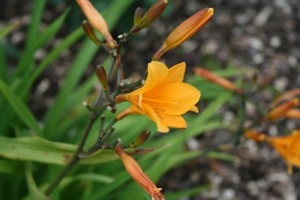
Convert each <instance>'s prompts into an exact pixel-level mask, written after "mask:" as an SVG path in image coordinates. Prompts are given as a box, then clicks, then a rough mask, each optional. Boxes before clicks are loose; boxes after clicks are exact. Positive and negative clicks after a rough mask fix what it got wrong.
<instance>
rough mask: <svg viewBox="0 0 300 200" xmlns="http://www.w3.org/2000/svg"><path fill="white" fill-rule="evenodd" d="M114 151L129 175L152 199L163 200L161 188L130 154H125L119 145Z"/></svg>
mask: <svg viewBox="0 0 300 200" xmlns="http://www.w3.org/2000/svg"><path fill="white" fill-rule="evenodd" d="M115 152H116V153H117V154H118V155H119V156H120V158H121V159H122V161H123V164H124V167H125V169H126V170H127V172H128V173H129V175H130V176H131V177H132V178H133V179H134V180H135V182H136V183H137V184H139V185H140V186H141V188H143V190H145V191H146V192H147V193H148V194H149V195H150V196H151V197H152V199H153V200H164V197H163V195H162V194H161V193H160V191H161V190H162V188H158V187H156V185H155V184H154V183H153V182H152V181H151V179H150V178H149V177H148V176H147V175H146V174H145V173H144V172H143V170H142V168H141V167H140V166H139V164H138V163H137V162H136V161H135V160H134V159H133V158H132V157H131V156H129V155H127V154H126V153H125V152H124V151H123V150H122V148H121V147H120V146H116V147H115Z"/></svg>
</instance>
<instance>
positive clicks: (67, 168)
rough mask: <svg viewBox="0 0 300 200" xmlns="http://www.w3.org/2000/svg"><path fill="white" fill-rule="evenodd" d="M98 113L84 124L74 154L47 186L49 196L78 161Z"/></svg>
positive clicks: (93, 114) (92, 115)
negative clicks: (83, 129)
mask: <svg viewBox="0 0 300 200" xmlns="http://www.w3.org/2000/svg"><path fill="white" fill-rule="evenodd" d="M98 116H99V114H98V113H97V114H96V113H92V114H91V117H90V120H89V122H88V124H87V126H86V129H85V131H84V134H83V135H82V137H81V139H80V143H79V145H78V147H77V150H76V152H75V154H74V155H73V157H72V159H71V160H70V162H69V163H68V164H67V165H66V166H65V168H64V169H63V171H62V172H61V173H60V174H59V175H58V176H57V177H56V178H55V179H54V180H53V181H52V183H51V184H50V185H49V186H48V188H47V189H46V191H45V195H47V196H49V195H50V194H51V193H52V192H53V190H54V189H55V188H56V187H57V186H58V184H59V183H60V182H61V180H62V179H63V178H64V177H65V176H66V175H67V174H68V173H69V172H70V171H71V170H72V168H73V167H74V166H75V165H76V164H77V163H78V162H79V160H80V158H79V156H78V155H79V154H80V153H82V151H83V148H84V144H85V142H86V139H87V137H88V135H89V133H90V131H91V129H92V127H93V124H94V122H95V121H96V119H97V118H98Z"/></svg>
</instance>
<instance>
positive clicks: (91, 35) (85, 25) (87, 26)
mask: <svg viewBox="0 0 300 200" xmlns="http://www.w3.org/2000/svg"><path fill="white" fill-rule="evenodd" d="M82 28H83V30H84V32H85V34H86V35H87V36H88V38H89V39H90V40H92V41H93V42H94V43H95V44H96V45H98V46H101V45H102V42H101V41H100V40H98V38H97V36H96V34H95V32H94V30H93V28H92V26H91V24H90V23H89V22H88V21H86V20H84V21H83V22H82Z"/></svg>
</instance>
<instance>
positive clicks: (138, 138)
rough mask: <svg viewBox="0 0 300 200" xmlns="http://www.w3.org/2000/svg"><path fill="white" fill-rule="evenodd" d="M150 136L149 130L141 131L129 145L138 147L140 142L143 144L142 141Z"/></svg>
mask: <svg viewBox="0 0 300 200" xmlns="http://www.w3.org/2000/svg"><path fill="white" fill-rule="evenodd" d="M149 136H150V131H143V132H142V133H141V134H140V135H139V136H138V137H137V138H136V139H135V141H134V142H132V143H131V144H130V147H132V148H134V147H138V146H141V145H142V144H144V142H146V141H147V139H148V138H149Z"/></svg>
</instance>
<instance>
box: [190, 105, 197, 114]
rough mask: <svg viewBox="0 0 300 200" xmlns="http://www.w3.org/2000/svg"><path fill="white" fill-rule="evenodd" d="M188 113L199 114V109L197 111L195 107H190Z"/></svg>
mask: <svg viewBox="0 0 300 200" xmlns="http://www.w3.org/2000/svg"><path fill="white" fill-rule="evenodd" d="M189 111H192V112H194V113H198V112H199V109H198V107H197V106H192V107H191V108H190V109H189Z"/></svg>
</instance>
